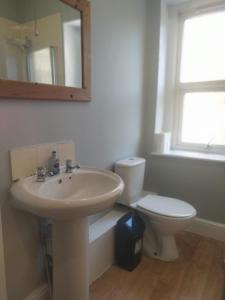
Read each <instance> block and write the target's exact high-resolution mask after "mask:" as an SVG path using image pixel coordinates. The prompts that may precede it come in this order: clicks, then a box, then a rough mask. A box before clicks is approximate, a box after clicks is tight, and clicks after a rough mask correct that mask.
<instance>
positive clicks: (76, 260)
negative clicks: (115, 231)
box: [11, 168, 124, 300]
mask: <svg viewBox="0 0 225 300" xmlns="http://www.w3.org/2000/svg"><path fill="white" fill-rule="evenodd" d="M123 188H124V183H123V181H122V179H121V178H120V177H119V176H118V175H116V174H114V173H112V172H110V171H105V170H98V169H92V168H81V169H79V170H74V172H73V173H71V174H65V173H64V174H60V175H58V176H55V177H51V178H47V179H46V181H45V182H42V183H40V182H37V181H36V177H35V176H33V177H28V178H24V179H21V180H19V181H18V182H16V183H14V184H13V186H12V188H11V195H12V197H11V201H12V204H13V205H14V206H15V207H16V208H18V209H20V210H24V211H26V212H30V213H32V214H35V215H37V216H40V217H46V218H51V219H52V220H53V228H52V244H53V299H54V300H62V299H66V300H89V256H88V248H89V245H88V230H89V226H88V218H87V216H89V215H91V214H96V213H98V212H100V211H102V210H104V209H107V208H109V207H111V206H112V205H113V204H114V202H115V201H116V199H117V198H118V197H119V196H120V194H121V193H122V191H123Z"/></svg>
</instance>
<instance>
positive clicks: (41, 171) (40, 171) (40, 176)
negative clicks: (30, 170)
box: [37, 167, 47, 182]
mask: <svg viewBox="0 0 225 300" xmlns="http://www.w3.org/2000/svg"><path fill="white" fill-rule="evenodd" d="M46 176H47V169H46V168H44V167H38V168H37V182H44V181H45V179H46Z"/></svg>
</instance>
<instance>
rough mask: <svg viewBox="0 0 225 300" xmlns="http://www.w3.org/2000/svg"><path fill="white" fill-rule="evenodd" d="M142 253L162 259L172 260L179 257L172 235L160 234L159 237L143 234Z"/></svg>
mask: <svg viewBox="0 0 225 300" xmlns="http://www.w3.org/2000/svg"><path fill="white" fill-rule="evenodd" d="M144 254H145V255H146V256H149V257H153V258H156V259H160V260H163V261H168V262H169V261H174V260H176V259H177V258H178V257H179V252H178V249H177V245H176V241H175V237H174V236H168V235H167V236H161V237H160V239H159V238H157V239H156V237H154V236H153V235H152V236H151V238H149V237H148V234H147V233H145V236H144Z"/></svg>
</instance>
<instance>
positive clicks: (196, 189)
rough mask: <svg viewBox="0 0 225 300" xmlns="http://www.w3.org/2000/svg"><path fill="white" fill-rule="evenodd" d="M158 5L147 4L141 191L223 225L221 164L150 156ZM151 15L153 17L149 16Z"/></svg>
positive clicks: (224, 170)
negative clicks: (188, 206) (191, 208)
mask: <svg viewBox="0 0 225 300" xmlns="http://www.w3.org/2000/svg"><path fill="white" fill-rule="evenodd" d="M160 2H161V1H159V0H151V1H149V12H150V16H151V17H150V19H149V23H150V26H149V30H150V32H149V36H150V41H151V43H150V45H149V47H150V48H149V51H148V53H150V57H151V58H150V60H151V63H150V67H149V75H148V76H149V78H150V83H149V86H150V89H149V90H148V104H147V106H146V113H145V135H144V141H145V147H144V148H145V156H146V158H147V168H146V176H145V189H147V190H153V191H155V192H158V193H160V194H162V195H167V196H172V197H177V198H179V199H182V200H185V201H187V202H190V203H191V204H193V205H194V206H195V207H196V208H197V210H198V216H199V217H201V218H204V219H208V220H211V221H216V222H222V223H225V214H224V211H225V164H224V163H218V162H207V161H200V160H194V159H184V158H169V157H159V156H158V157H155V156H151V155H150V153H151V151H152V145H153V136H154V127H155V126H154V122H155V114H156V102H157V101H156V100H157V92H158V91H157V76H158V73H159V43H160V37H159V33H160V14H161V9H162V6H161V3H160ZM153 12H154V13H153Z"/></svg>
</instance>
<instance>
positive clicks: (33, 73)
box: [28, 47, 56, 84]
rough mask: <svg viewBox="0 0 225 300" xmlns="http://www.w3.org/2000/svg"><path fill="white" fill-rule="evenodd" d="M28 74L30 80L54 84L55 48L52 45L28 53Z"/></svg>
mask: <svg viewBox="0 0 225 300" xmlns="http://www.w3.org/2000/svg"><path fill="white" fill-rule="evenodd" d="M28 75H29V76H28V77H29V80H30V81H32V82H38V83H46V84H56V78H55V49H54V48H53V47H49V48H43V49H40V50H36V51H33V52H31V53H30V54H29V57H28Z"/></svg>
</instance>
